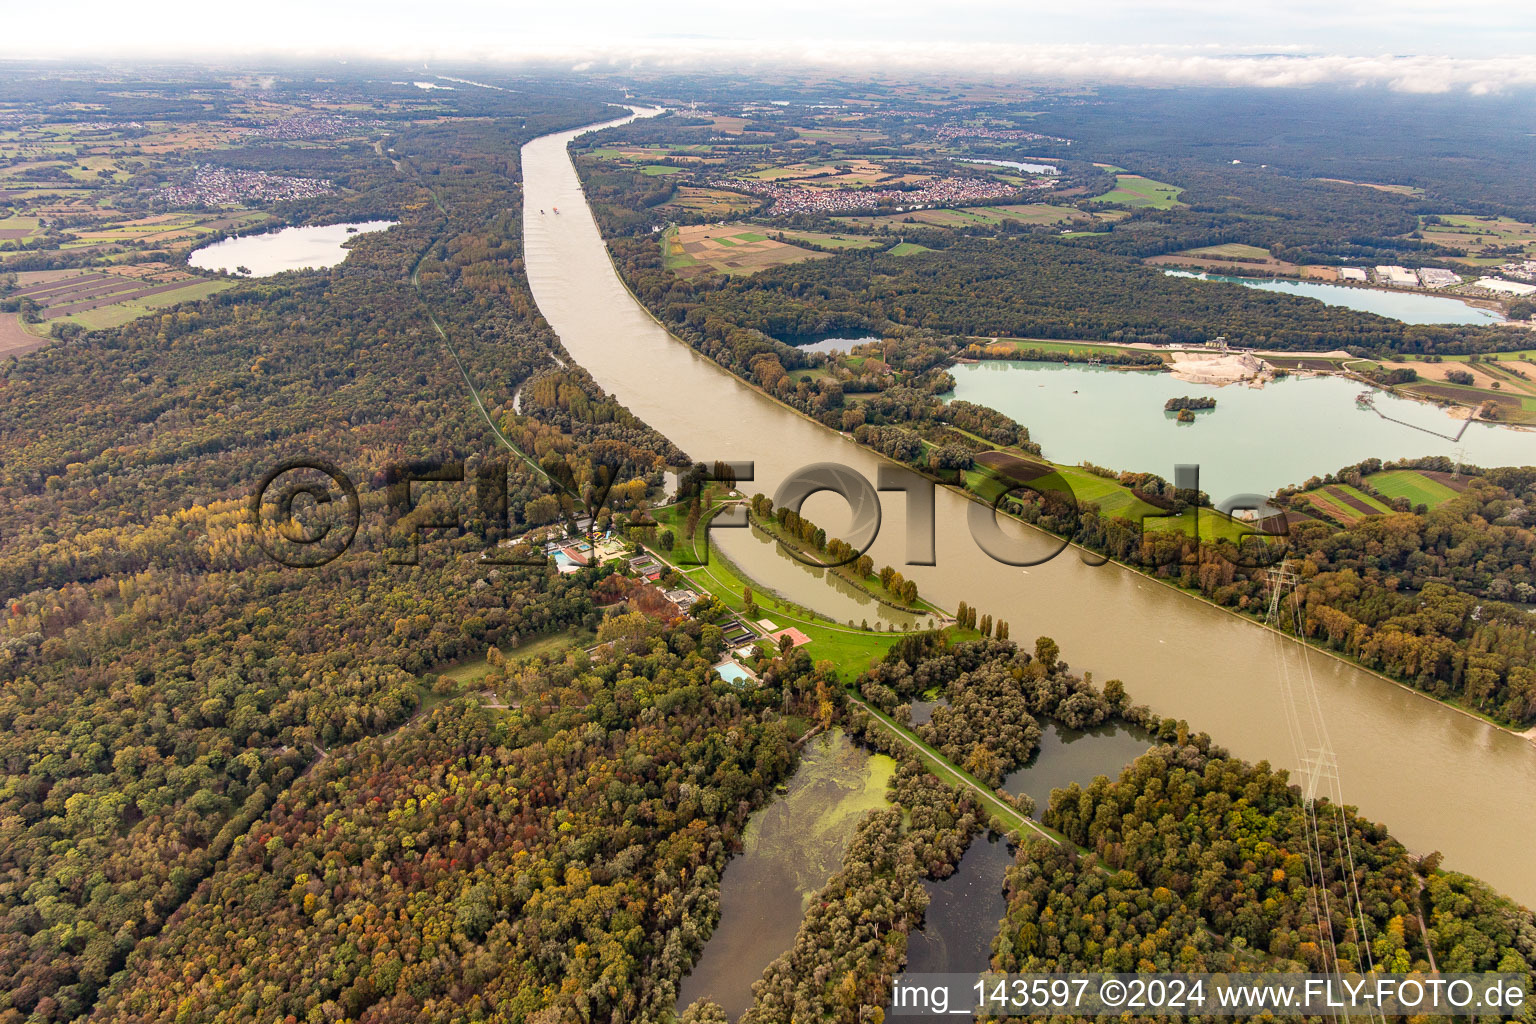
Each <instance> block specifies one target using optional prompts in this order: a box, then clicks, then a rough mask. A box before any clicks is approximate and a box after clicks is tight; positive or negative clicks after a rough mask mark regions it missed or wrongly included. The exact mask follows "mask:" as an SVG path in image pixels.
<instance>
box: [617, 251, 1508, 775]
mask: <svg viewBox="0 0 1536 1024" xmlns="http://www.w3.org/2000/svg"><path fill="white" fill-rule="evenodd" d="M603 251H604V253H605V255H606V256H607V258H608V260H609V263H610V265H611V266H612V267H613V271H614V274H615V276H616V277H617V278H618V280H619V281H620V283H621V284H622V285H623V287H624V289H625V291H626V292H627V293H628V294H629V295H630V297H631V298H632V299H633V300H634V301H635V303H636V304H637V305H638V306H639V308H640V309H641V310H643V311H644V312H645V314H646V315H647V316H648V317H649V318H650V319H651V321H652V322H653V323H655V324H656V325H657V326H658V327H660V328H661V329H662V330H663V331H665V332H666V334H667V337H668V338H669V339H671V340H672V341H673V342H674V343H675V344H677V345H680V346H682V347H683V348H685V349H687V350H688V351H689V352H691V353H693V354H694V355H695V356H696V357H697V358H700V359H704V360H707V361H708V362H710V363H711V364H712V365H714V366H716V367H717V368H718V369H719V370H720V371H721V372H723V373H727V374H730V376H731V377H732V378H733V379H735V380H736V381H738V382H739V383H740V384H741V386H742V387H745V388H748V389H749V390H751V391H753V392H755V393H756V394H758V395H760V396H762V397H763V398H764V399H766V400H768V401H769V402H772V403H773V404H774V405H775V406H777V407H778V408H780V409H784V410H786V411H788V412H790V413H793V414H794V415H795V416H797V417H798V418H800V419H802V420H804V421H806V422H808V423H812V424H814V425H815V426H816V428H817V429H819V430H823V431H826V432H827V433H829V434H832V435H835V436H837V437H840V438H842V439H843V440H844V441H846V442H847V443H848V444H851V445H854V446H855V447H857V448H858V449H859V450H860V451H863V452H867V453H869V454H870V455H872V456H874V457H875V458H877V459H879V460H881V461H882V462H885V463H888V464H891V465H895V466H900V467H901V468H903V469H908V470H912V469H913V467H910V466H906V465H904V464H902V463H899V462H896V461H895V460H893V459H890V458H888V457H887V456H885V455H882V454H881V453H879V452H877V451H875V450H874V449H872V448H869V447H867V446H865V445H860V444H859V443H858V442H857V441H855V440H854V439H853V437H852V436H851V435H849V434H846V433H842V432H840V431H834V430H833V429H832V428H830V427H827V426H825V425H824V424H822V423H820V422H818V421H817V420H815V419H814V418H812V417H810V416H807V415H806V414H805V413H803V412H801V411H800V410H798V409H796V408H795V407H793V406H791V405H789V404H787V403H785V402H783V401H781V400H780V399H778V398H777V397H775V396H774V395H772V394H770V393H769V392H767V391H766V390H764V389H763V388H762V387H760V386H759V385H757V384H755V383H753V382H751V381H747V380H743V379H742V378H740V377H737V376H736V375H735V374H731V373H730V371H729V370H728V369H726V368H725V367H723V366H720V364H719V363H718V362H716V361H715V360H713V359H710V358H709V357H708V356H707V355H705V354H703V353H701V352H698V351H697V350H696V349H694V348H693V346H691V345H689V344H688V343H687V342H686V341H684V340H683V339H682V338H679V337H677V336H676V335H675V334H673V333H672V332H671V331H670V330H667V327H666V324H665V323H663V322H662V321H661V320H660V319H659V318H657V316H656V315H655V313H654V312H652V311H651V310H650V309H649V308H648V307H647V306H646V305H645V304H644V303H642V302H640V300H639V298H638V297H637V296H635V294H634V292H633V290H632V289H630V287H629V284H628V282H627V281H625V280H624V278H623V275H622V274H620V273H619V270H618V265H617V264H616V263H614V261H613V254H612V252H611V251H609V250H608V248H607V246H606V245H605V246H604V250H603ZM1342 355H1343V356H1344V357H1347V358H1352V357H1349V356H1348V353H1342ZM913 471H914V472H915V471H916V470H913ZM925 475H926V474H925ZM929 479H932V480H933V481H934V482H935V483H937V484H939V485H940V486H942V487H943V488H944V489H946V490H949V491H952V492H954V493H956V494H958V495H960V496H963V497H964V498H965V499H966V500H967V501H970V502H973V503H976V504H979V505H984V506H987V507H991V506H990V503H989V502H988V501H987V500H986V497H985V496H983V495H979V494H976V493H975V492H973V491H971V490H970V489H968V488H965V487H960V486H956V485H954V484H950V483H946V482H944V481H942V480H939V479H938V478H936V477H931V476H930V477H929ZM999 514H1000V515H1005V516H1007V517H1008V518H1009V519H1011V520H1013V521H1014V522H1017V523H1020V524H1021V525H1023V526H1025V527H1026V528H1028V529H1030V530H1031V531H1034V532H1036V533H1039V534H1041V535H1043V536H1046V537H1050V538H1051V539H1052V540H1053V541H1057V542H1060V543H1063V544H1065V545H1066V548H1067V549H1070V550H1074V551H1075V552H1077V553H1078V554H1079V557H1083V556H1086V557H1085V558H1084V561H1085V563H1086V564H1090V565H1091V564H1095V561H1094V560H1097V562H1098V563H1100V564H1102V562H1105V561H1108V562H1113V563H1114V564H1116V565H1117V566H1119V567H1121V568H1123V569H1128V570H1130V571H1132V572H1134V573H1135V574H1136V575H1137V576H1138V577H1140V578H1144V579H1148V580H1152V581H1154V582H1156V583H1158V584H1161V585H1162V586H1163V587H1165V588H1167V589H1169V590H1171V591H1173V592H1175V593H1177V594H1180V595H1182V596H1184V597H1188V598H1193V599H1195V600H1197V601H1199V602H1200V603H1201V604H1203V605H1205V606H1207V607H1211V608H1215V609H1218V610H1220V611H1221V612H1223V613H1225V614H1227V615H1229V616H1231V617H1233V618H1236V619H1238V620H1240V621H1242V622H1245V623H1248V624H1250V625H1254V626H1258V627H1260V628H1262V629H1264V630H1265V631H1266V632H1270V633H1274V634H1276V635H1279V636H1282V637H1286V638H1288V639H1290V640H1292V642H1294V643H1297V644H1299V645H1301V646H1303V647H1305V648H1306V649H1308V650H1311V651H1315V652H1317V653H1319V654H1323V655H1326V656H1327V657H1328V658H1330V659H1332V660H1334V661H1336V662H1338V663H1340V664H1343V665H1347V666H1349V667H1351V668H1353V669H1356V670H1358V671H1360V672H1364V673H1367V674H1369V675H1371V676H1373V677H1375V678H1377V679H1380V680H1382V681H1383V682H1386V683H1390V684H1391V685H1392V686H1393V687H1394V688H1395V689H1399V690H1403V691H1406V692H1408V693H1411V694H1413V695H1414V696H1416V697H1419V698H1421V699H1423V700H1426V701H1429V702H1430V703H1432V704H1435V705H1438V706H1440V707H1443V708H1445V709H1447V710H1449V711H1452V712H1455V713H1456V714H1459V715H1463V716H1465V717H1467V718H1470V719H1472V720H1475V721H1478V722H1481V723H1482V724H1484V725H1487V726H1490V727H1492V728H1494V729H1496V730H1498V731H1500V732H1504V733H1508V734H1509V735H1510V736H1514V737H1517V738H1522V739H1525V740H1527V741H1529V742H1531V743H1532V744H1533V745H1536V739H1532V737H1531V736H1529V735H1527V733H1526V731H1522V730H1519V729H1516V728H1515V727H1513V726H1510V725H1505V724H1502V723H1500V722H1497V721H1495V720H1493V719H1491V718H1489V717H1488V716H1486V715H1484V714H1482V713H1480V712H1478V711H1476V710H1474V709H1471V708H1467V707H1464V706H1462V705H1459V704H1457V703H1455V702H1454V701H1452V700H1447V699H1444V698H1440V697H1436V696H1434V695H1433V694H1430V693H1426V692H1424V691H1423V690H1419V689H1417V688H1415V687H1413V686H1412V685H1410V684H1408V683H1406V682H1403V681H1402V680H1399V679H1394V678H1393V677H1391V676H1389V675H1386V674H1385V673H1382V672H1379V671H1377V670H1376V669H1373V668H1370V667H1368V666H1366V665H1363V664H1361V663H1359V662H1358V661H1356V660H1354V659H1352V658H1349V657H1348V656H1346V655H1344V654H1342V653H1340V652H1337V651H1333V650H1331V649H1329V648H1327V647H1322V646H1319V645H1317V644H1314V643H1312V642H1311V641H1308V640H1306V639H1305V638H1297V637H1294V636H1292V635H1291V634H1289V633H1285V632H1283V631H1281V630H1278V629H1275V628H1274V627H1272V626H1269V625H1267V624H1266V623H1263V622H1261V621H1259V620H1257V619H1255V618H1253V617H1251V616H1249V615H1245V614H1244V613H1243V612H1242V611H1240V610H1238V609H1233V608H1228V607H1225V606H1223V605H1220V604H1217V603H1216V602H1214V601H1211V600H1210V599H1209V598H1207V597H1205V596H1204V595H1203V594H1200V593H1199V592H1198V591H1191V590H1187V589H1185V588H1183V587H1180V586H1178V585H1177V584H1175V583H1171V582H1169V581H1168V580H1164V579H1161V578H1160V577H1158V576H1156V575H1154V574H1152V573H1149V572H1147V571H1146V570H1145V569H1143V568H1141V567H1139V566H1136V565H1133V564H1130V563H1128V562H1123V561H1120V560H1118V559H1114V558H1109V557H1108V556H1106V555H1104V554H1103V553H1101V552H1098V551H1095V550H1094V549H1092V548H1088V547H1085V546H1083V545H1081V544H1078V543H1076V542H1075V541H1070V540H1067V539H1065V538H1062V537H1060V536H1059V535H1057V534H1054V533H1051V532H1049V531H1047V530H1043V529H1041V528H1040V527H1038V526H1035V525H1034V524H1032V523H1029V522H1028V521H1027V520H1024V519H1022V518H1021V517H1019V516H1014V515H1011V514H1009V513H1007V512H1003V511H1001V510H999ZM1065 554H1066V551H1065V550H1064V551H1063V552H1062V553H1061V554H1060V555H1058V556H1057V557H1058V558H1059V557H1063V556H1065ZM875 635H879V634H875ZM1531 731H1533V732H1536V729H1533V730H1531Z"/></svg>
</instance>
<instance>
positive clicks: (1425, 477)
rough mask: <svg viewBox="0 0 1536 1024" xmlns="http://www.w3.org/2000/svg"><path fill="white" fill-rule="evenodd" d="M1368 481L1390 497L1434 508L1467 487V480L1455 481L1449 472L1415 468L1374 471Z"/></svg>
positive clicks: (1367, 478)
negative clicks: (1426, 470)
mask: <svg viewBox="0 0 1536 1024" xmlns="http://www.w3.org/2000/svg"><path fill="white" fill-rule="evenodd" d="M1366 481H1367V482H1368V483H1369V484H1370V485H1371V486H1372V487H1374V488H1375V489H1376V490H1378V491H1380V492H1381V493H1382V494H1385V495H1386V496H1387V497H1389V498H1407V499H1408V501H1409V502H1410V503H1411V504H1413V505H1428V506H1429V507H1430V508H1434V507H1435V506H1436V505H1438V504H1440V503H1441V502H1442V501H1445V500H1447V499H1449V498H1454V497H1455V496H1456V495H1457V493H1458V492H1459V491H1461V490H1462V489H1463V488H1465V487H1466V483H1465V481H1453V480H1451V479H1450V477H1449V476H1448V474H1445V473H1432V472H1425V471H1420V470H1415V469H1388V470H1383V471H1382V472H1380V473H1372V474H1371V475H1370V476H1368V477H1366Z"/></svg>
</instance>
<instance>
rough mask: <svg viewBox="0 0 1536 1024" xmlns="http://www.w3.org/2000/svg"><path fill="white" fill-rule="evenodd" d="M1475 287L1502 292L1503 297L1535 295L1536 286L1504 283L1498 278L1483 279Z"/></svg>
mask: <svg viewBox="0 0 1536 1024" xmlns="http://www.w3.org/2000/svg"><path fill="white" fill-rule="evenodd" d="M1477 286H1478V287H1479V288H1486V289H1488V290H1489V291H1491V292H1502V293H1503V294H1505V295H1536V284H1524V283H1522V282H1520V281H1505V280H1504V279H1502V278H1498V277H1485V278H1483V279H1482V280H1481V281H1479V282H1477Z"/></svg>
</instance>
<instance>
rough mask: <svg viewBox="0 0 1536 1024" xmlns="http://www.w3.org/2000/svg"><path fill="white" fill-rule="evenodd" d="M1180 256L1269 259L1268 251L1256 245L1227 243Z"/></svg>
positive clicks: (1187, 251)
mask: <svg viewBox="0 0 1536 1024" xmlns="http://www.w3.org/2000/svg"><path fill="white" fill-rule="evenodd" d="M1179 255H1181V256H1217V257H1221V256H1225V257H1227V258H1228V259H1231V258H1232V257H1234V256H1235V257H1237V258H1239V259H1252V260H1267V259H1269V258H1270V255H1269V250H1268V249H1261V248H1259V247H1258V246H1256V245H1244V244H1242V243H1241V242H1228V243H1227V244H1225V245H1207V246H1205V247H1204V248H1200V249H1185V250H1184V251H1183V252H1182V253H1180V254H1179Z"/></svg>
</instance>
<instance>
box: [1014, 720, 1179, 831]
mask: <svg viewBox="0 0 1536 1024" xmlns="http://www.w3.org/2000/svg"><path fill="white" fill-rule="evenodd" d="M1043 728H1044V733H1043V734H1042V735H1041V737H1040V749H1039V750H1037V751H1035V756H1034V757H1032V758H1031V759H1030V761H1029V763H1028V764H1026V765H1025V766H1024V767H1022V768H1017V769H1015V770H1014V771H1012V772H1009V773H1008V775H1007V776H1006V777H1004V779H1003V785H1002V789H1003V792H1005V793H1012V794H1013V795H1015V796H1028V797H1032V798H1033V799H1034V801H1035V819H1036V820H1037V821H1038V820H1039V819H1040V818H1042V817H1043V816H1044V815H1045V809H1046V808H1047V807H1048V806H1049V805H1050V802H1051V790H1053V789H1063V788H1065V787H1067V786H1070V785H1071V784H1072V783H1074V782H1076V783H1078V784H1079V785H1082V786H1086V785H1088V783H1090V782H1092V781H1093V780H1094V779H1095V778H1097V777H1098V776H1100V775H1107V776H1109V777H1110V778H1111V779H1116V778H1119V777H1120V770H1121V769H1122V768H1124V767H1125V766H1126V765H1128V764H1130V763H1131V762H1132V761H1134V760H1136V759H1137V758H1138V757H1140V756H1141V755H1142V754H1145V753H1146V752H1147V750H1148V749H1149V748H1151V747H1153V746H1156V744H1157V741H1156V740H1154V739H1153V738H1152V736H1151V734H1150V733H1148V732H1147V731H1146V730H1144V729H1141V728H1139V727H1137V726H1134V725H1124V724H1115V725H1100V726H1096V727H1094V728H1092V729H1069V728H1067V727H1066V726H1064V725H1062V724H1061V723H1060V722H1045V723H1044V724H1043Z"/></svg>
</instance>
